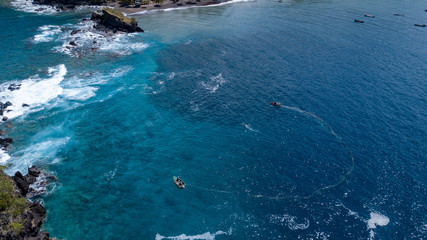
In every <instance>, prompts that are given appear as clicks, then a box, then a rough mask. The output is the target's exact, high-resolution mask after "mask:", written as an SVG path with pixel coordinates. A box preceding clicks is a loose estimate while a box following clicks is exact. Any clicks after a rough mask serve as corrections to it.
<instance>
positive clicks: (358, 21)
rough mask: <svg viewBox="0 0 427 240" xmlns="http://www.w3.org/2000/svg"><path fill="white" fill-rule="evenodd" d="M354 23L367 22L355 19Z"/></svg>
mask: <svg viewBox="0 0 427 240" xmlns="http://www.w3.org/2000/svg"><path fill="white" fill-rule="evenodd" d="M354 22H357V23H364V22H365V21H362V20H359V19H354Z"/></svg>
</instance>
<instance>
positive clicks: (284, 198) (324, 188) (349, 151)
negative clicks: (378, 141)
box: [248, 105, 354, 200]
mask: <svg viewBox="0 0 427 240" xmlns="http://www.w3.org/2000/svg"><path fill="white" fill-rule="evenodd" d="M282 106H283V107H284V108H286V109H288V110H292V111H296V112H299V113H301V114H305V115H308V116H311V117H314V118H315V119H317V120H318V121H319V122H320V123H321V124H322V125H323V126H325V127H326V128H328V129H329V131H330V132H331V134H332V135H334V137H335V138H336V139H337V140H338V142H339V143H340V144H342V145H343V146H344V147H345V148H346V149H347V151H348V153H349V156H350V160H351V167H350V168H349V170H348V171H347V172H346V173H345V174H344V175H343V176H342V177H341V178H340V180H338V182H336V183H334V184H331V185H327V186H325V187H322V188H319V189H317V190H315V191H313V192H312V193H311V194H309V195H306V196H301V195H295V196H285V197H279V196H276V197H272V196H265V195H260V194H258V195H249V194H248V196H251V197H255V198H267V199H271V200H286V199H295V200H296V199H310V198H312V197H313V196H314V195H316V194H318V193H320V192H323V191H325V190H328V189H331V188H335V187H338V186H339V185H341V184H342V183H343V182H344V181H345V180H346V179H347V177H348V176H350V174H351V173H352V172H353V169H354V156H353V151H351V149H350V147H349V146H348V144H347V143H346V142H345V141H343V140H342V138H341V137H340V136H339V135H338V134H336V133H335V131H334V129H332V127H331V125H329V124H328V123H327V122H325V120H323V119H322V118H320V117H319V116H317V115H315V114H314V113H311V112H308V111H304V110H302V109H299V108H296V107H291V106H286V105H282Z"/></svg>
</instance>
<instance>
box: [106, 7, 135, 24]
mask: <svg viewBox="0 0 427 240" xmlns="http://www.w3.org/2000/svg"><path fill="white" fill-rule="evenodd" d="M102 12H103V13H104V15H111V16H113V17H117V18H119V19H120V20H121V21H123V22H125V23H127V24H131V23H132V22H135V23H136V19H135V18H132V19H133V20H132V19H131V18H128V17H126V16H125V15H124V14H123V13H122V12H121V11H119V10H117V9H114V8H107V7H104V8H103V9H102Z"/></svg>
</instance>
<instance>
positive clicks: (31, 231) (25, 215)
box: [0, 167, 49, 240]
mask: <svg viewBox="0 0 427 240" xmlns="http://www.w3.org/2000/svg"><path fill="white" fill-rule="evenodd" d="M41 174H42V173H41V172H40V170H39V169H37V168H36V167H31V168H29V169H28V174H27V175H25V176H24V175H22V174H21V173H20V172H19V171H18V172H16V173H15V175H14V176H13V177H9V176H7V175H6V174H5V173H3V172H2V171H0V188H1V189H0V190H1V191H0V239H4V240H12V239H23V240H49V233H48V232H44V231H40V228H41V226H42V224H43V221H44V219H45V218H46V209H45V208H44V207H43V206H42V205H41V204H40V203H32V202H30V201H28V200H27V198H26V197H27V194H28V193H29V191H31V190H30V189H31V187H30V185H31V184H33V183H35V182H36V180H37V178H38V177H40V176H41Z"/></svg>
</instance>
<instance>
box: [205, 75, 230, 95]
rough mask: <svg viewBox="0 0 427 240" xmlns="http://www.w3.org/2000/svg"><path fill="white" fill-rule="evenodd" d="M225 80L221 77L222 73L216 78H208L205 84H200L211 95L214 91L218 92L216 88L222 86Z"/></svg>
mask: <svg viewBox="0 0 427 240" xmlns="http://www.w3.org/2000/svg"><path fill="white" fill-rule="evenodd" d="M225 82H226V81H225V79H224V78H223V77H222V73H220V74H218V75H216V76H212V77H210V81H207V82H201V83H200V84H201V85H202V87H203V88H205V89H206V90H209V91H210V92H211V93H215V92H216V90H218V88H219V87H220V86H222V85H223V84H224V83H225Z"/></svg>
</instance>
